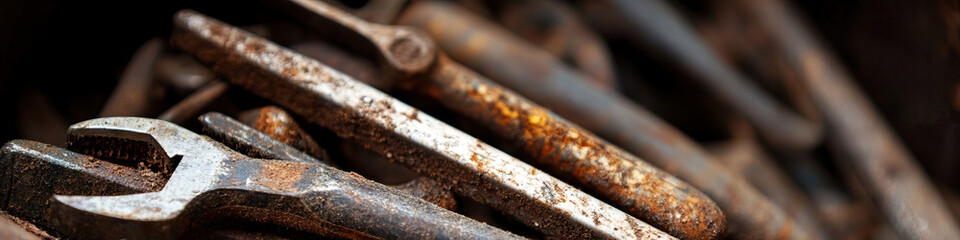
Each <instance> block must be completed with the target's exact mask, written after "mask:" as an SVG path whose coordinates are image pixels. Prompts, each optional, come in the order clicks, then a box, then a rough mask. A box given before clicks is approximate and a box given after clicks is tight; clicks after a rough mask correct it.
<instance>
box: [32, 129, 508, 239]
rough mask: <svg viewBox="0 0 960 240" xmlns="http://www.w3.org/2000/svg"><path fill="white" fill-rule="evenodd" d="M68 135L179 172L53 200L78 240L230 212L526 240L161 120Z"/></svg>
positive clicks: (150, 233) (63, 226) (361, 233)
mask: <svg viewBox="0 0 960 240" xmlns="http://www.w3.org/2000/svg"><path fill="white" fill-rule="evenodd" d="M68 135H69V136H70V139H72V142H74V143H79V142H95V143H97V144H74V146H85V148H84V149H83V150H86V151H88V152H95V153H103V152H104V151H136V150H140V151H138V152H118V153H115V154H114V155H115V156H132V155H136V154H138V153H143V152H148V153H152V154H147V155H142V156H148V157H153V158H159V159H160V161H170V162H178V164H177V167H176V171H174V172H173V173H172V175H171V176H170V178H169V180H168V181H167V182H166V184H165V185H164V186H163V188H162V189H161V190H159V191H155V192H147V193H138V194H130V195H118V196H67V195H55V196H53V198H52V199H50V204H51V206H50V212H51V213H50V214H51V216H50V217H51V218H52V219H51V222H52V223H53V225H54V227H55V228H56V229H58V230H59V231H60V232H62V233H66V234H68V235H71V236H73V237H77V238H122V237H124V238H128V237H149V238H178V237H181V234H183V231H184V230H185V229H186V227H187V226H188V224H189V223H190V222H191V220H193V219H194V218H196V217H197V216H199V215H202V214H204V213H205V212H208V211H213V210H216V209H219V208H223V207H232V208H239V209H249V208H255V209H266V210H273V211H278V212H283V213H287V214H291V215H294V216H299V217H303V218H304V219H310V220H313V221H315V222H310V221H306V220H305V222H303V223H302V225H309V224H319V225H321V226H323V227H325V228H326V229H337V226H340V227H341V228H342V230H343V231H344V233H350V231H352V230H350V229H353V230H355V231H357V233H356V235H355V236H354V237H361V238H366V237H381V238H409V237H413V238H458V239H459V238H470V239H476V238H493V239H517V238H519V237H518V236H515V235H513V234H510V233H508V232H504V231H502V230H499V229H496V228H493V227H490V226H488V225H485V224H482V223H479V222H476V221H474V220H471V219H468V218H466V217H464V216H461V215H458V214H456V213H453V212H450V211H447V210H444V209H442V208H440V207H437V206H436V205H433V204H430V203H428V202H425V201H423V200H420V199H418V198H415V197H412V196H409V195H407V194H403V193H401V192H399V191H397V190H394V189H392V188H389V187H387V186H383V185H380V184H377V183H374V182H372V181H369V180H366V179H364V178H362V177H359V176H357V175H353V174H349V173H345V172H342V171H339V170H336V169H333V168H330V167H328V166H325V165H322V164H316V163H305V162H292V161H265V160H263V159H255V158H250V157H247V156H245V155H242V154H239V153H237V152H234V151H233V150H230V149H229V148H227V147H226V146H224V145H223V144H221V143H219V142H216V141H213V140H211V139H209V138H207V137H203V136H201V135H198V134H196V133H193V132H190V131H189V130H187V129H184V128H182V127H179V126H177V125H175V124H172V123H169V122H165V121H161V120H155V119H145V118H135V117H114V118H100V119H93V120H88V121H84V122H80V123H77V124H74V125H73V126H71V127H70V130H69V132H68ZM95 148H100V149H95ZM104 148H110V149H104ZM241 212H243V210H241ZM250 214H253V215H256V216H259V215H257V214H255V213H250ZM260 217H268V216H260ZM347 228H349V229H347Z"/></svg>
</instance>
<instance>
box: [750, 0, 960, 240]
mask: <svg viewBox="0 0 960 240" xmlns="http://www.w3.org/2000/svg"><path fill="white" fill-rule="evenodd" d="M748 3H749V4H750V6H751V8H750V11H751V14H754V16H755V17H757V18H759V19H761V21H762V22H764V23H766V24H769V25H768V27H767V29H768V30H769V31H771V32H772V34H773V35H774V39H775V41H776V42H777V43H778V45H779V47H781V51H783V52H785V54H783V56H784V57H788V60H787V62H789V63H790V64H791V67H794V68H796V69H800V70H801V71H802V73H803V74H802V79H803V83H804V84H806V85H807V86H808V87H809V88H810V91H811V94H812V96H813V99H814V102H815V103H816V106H817V107H818V109H819V110H820V111H821V112H822V113H823V117H824V121H825V123H826V124H827V126H828V127H829V128H830V129H831V130H832V131H831V132H830V136H828V142H829V143H830V145H831V146H832V147H833V148H834V149H836V150H837V152H838V153H839V155H840V156H842V158H841V159H845V160H846V161H845V164H849V165H850V166H852V167H851V168H850V170H852V172H854V173H855V175H856V176H857V177H858V179H859V180H860V182H861V183H862V184H863V185H864V187H865V189H866V190H867V192H868V193H869V194H870V195H871V198H872V199H873V201H874V202H875V204H876V205H877V206H878V207H879V209H881V210H882V211H883V213H884V214H885V215H886V219H887V221H888V222H889V223H890V225H891V227H892V228H893V229H894V231H895V232H897V233H898V234H899V235H900V236H901V237H904V238H914V239H944V238H953V237H956V236H960V229H958V227H957V226H958V225H957V221H956V220H955V219H954V217H953V216H951V215H950V214H949V210H948V208H947V207H946V204H945V203H944V202H943V198H941V196H940V195H939V194H938V193H937V191H936V189H934V188H933V186H932V185H931V183H930V180H929V179H927V177H926V175H924V173H923V171H922V170H921V169H920V167H919V166H918V165H917V163H916V160H915V159H914V158H913V157H912V156H911V155H910V153H908V152H907V150H906V149H905V148H904V147H903V145H902V144H901V143H900V141H899V140H898V139H897V138H896V137H895V136H894V134H893V133H892V132H891V130H890V128H889V127H888V126H887V124H886V123H885V122H884V121H883V120H882V119H881V118H880V116H879V115H878V113H877V112H876V110H874V108H873V106H872V105H871V104H870V102H869V101H868V99H867V97H866V96H865V95H864V94H863V93H862V92H861V91H860V90H859V89H858V88H857V87H856V85H855V84H854V82H853V80H852V79H850V77H849V75H848V74H847V72H846V70H845V69H843V67H842V66H841V65H840V63H839V61H837V60H836V59H834V58H833V57H832V56H831V55H830V54H829V53H827V51H826V50H825V49H824V48H823V47H822V46H821V45H820V43H819V42H818V41H817V40H816V39H815V36H814V35H813V34H812V33H811V32H810V31H809V30H808V29H806V27H805V26H804V25H803V23H801V22H800V20H798V18H797V17H796V16H795V15H793V13H792V12H791V11H790V10H789V9H787V8H786V6H785V5H784V4H785V3H783V2H781V1H749V2H748Z"/></svg>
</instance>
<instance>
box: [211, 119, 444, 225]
mask: <svg viewBox="0 0 960 240" xmlns="http://www.w3.org/2000/svg"><path fill="white" fill-rule="evenodd" d="M200 123H201V125H203V132H204V134H206V135H208V136H211V137H213V138H214V139H216V140H217V141H219V142H222V143H224V144H226V145H227V146H229V147H231V148H232V149H234V150H236V151H239V152H240V153H243V154H245V155H247V156H251V157H258V158H266V159H280V160H287V161H297V162H309V163H324V164H327V163H328V162H329V161H323V162H321V160H319V159H318V158H315V156H311V155H307V154H305V152H303V151H302V150H298V149H296V148H295V147H293V146H290V145H287V144H285V143H284V142H281V141H279V140H277V139H276V138H274V137H272V136H269V135H267V134H265V133H262V132H261V131H262V130H257V129H252V128H250V127H248V126H245V125H243V124H242V123H240V122H237V121H236V120H234V119H232V118H230V117H227V116H226V115H223V114H220V113H216V112H211V113H206V114H204V115H203V116H200ZM328 158H329V157H328ZM393 187H394V188H396V189H398V190H400V191H403V192H404V193H407V194H410V195H413V196H416V197H418V198H421V199H423V200H426V201H427V202H431V203H433V204H436V205H437V206H440V207H442V208H444V209H447V210H451V211H453V210H456V208H457V202H456V199H454V196H453V193H452V192H450V191H449V190H447V188H446V187H443V186H441V185H439V183H437V182H435V181H433V180H430V179H426V178H422V177H421V178H417V179H414V180H412V181H410V182H407V183H404V184H402V185H398V186H393Z"/></svg>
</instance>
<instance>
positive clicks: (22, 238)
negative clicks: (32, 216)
mask: <svg viewBox="0 0 960 240" xmlns="http://www.w3.org/2000/svg"><path fill="white" fill-rule="evenodd" d="M15 219H16V218H14V217H13V216H10V215H9V214H7V213H6V212H2V211H0V239H8V240H40V239H43V238H40V236H37V234H34V233H33V232H31V231H29V230H28V229H27V228H28V227H32V226H23V225H21V224H19V223H17V221H16V220H15ZM21 221H22V220H21ZM31 225H32V224H31ZM35 231H40V230H39V229H36V230H35ZM44 234H45V236H44V237H47V238H51V236H50V235H46V233H44Z"/></svg>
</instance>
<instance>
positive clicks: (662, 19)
mask: <svg viewBox="0 0 960 240" xmlns="http://www.w3.org/2000/svg"><path fill="white" fill-rule="evenodd" d="M609 1H610V3H611V5H612V6H614V7H615V9H616V10H618V11H619V12H621V13H622V15H624V16H625V19H626V20H627V21H628V22H627V23H625V24H627V25H629V26H630V27H632V28H630V29H631V30H632V31H630V32H631V33H632V34H630V40H631V41H632V42H633V43H634V44H635V45H637V46H638V47H639V48H641V49H644V50H649V51H651V52H654V53H655V54H656V55H657V56H662V57H664V58H666V59H668V61H670V62H671V64H672V65H674V66H677V67H679V68H680V69H682V70H683V71H684V72H686V73H689V74H690V75H691V76H692V77H693V79H694V80H696V81H698V82H699V83H700V84H702V85H704V86H706V89H707V90H708V91H711V92H712V93H713V94H714V95H716V96H717V97H718V99H720V100H721V101H723V102H724V103H726V105H728V106H730V107H731V108H732V109H734V110H735V111H737V112H739V113H740V114H742V115H743V116H744V117H745V118H746V119H747V121H749V122H750V123H751V124H752V125H753V126H754V128H755V129H756V131H757V133H758V134H759V135H760V136H761V138H762V139H763V140H764V141H766V142H768V143H770V144H771V145H774V146H776V147H779V148H789V149H809V148H810V147H812V146H813V145H815V144H817V143H819V142H820V139H821V135H822V127H821V126H820V125H818V124H817V123H816V122H812V121H810V120H808V119H805V118H803V117H802V116H801V115H799V114H797V113H795V112H793V111H790V110H789V109H788V108H785V107H784V106H782V105H781V104H779V103H778V102H777V101H776V100H775V99H773V98H772V97H770V96H769V95H767V94H766V93H765V92H763V91H761V90H760V88H759V87H757V86H755V85H753V84H752V83H751V82H749V81H748V80H747V78H746V77H745V76H743V75H742V74H741V73H739V72H737V71H736V70H735V69H734V68H733V67H731V66H729V65H728V64H727V63H726V62H724V61H723V60H722V59H721V58H719V57H717V56H716V54H715V53H714V52H713V51H712V50H710V49H709V48H708V46H707V44H706V43H704V42H703V41H702V40H701V38H700V37H699V36H697V35H696V33H695V32H694V31H693V29H692V27H690V26H689V24H688V23H687V22H686V21H684V19H683V18H681V17H680V16H679V14H678V13H677V12H676V11H675V10H674V9H673V8H671V7H670V6H669V4H668V3H666V2H664V1H660V0H640V1H636V0H609Z"/></svg>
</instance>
